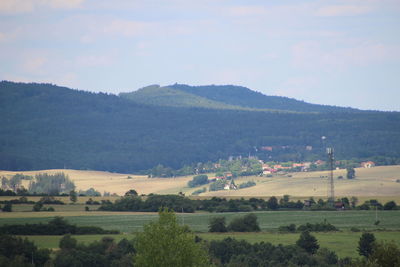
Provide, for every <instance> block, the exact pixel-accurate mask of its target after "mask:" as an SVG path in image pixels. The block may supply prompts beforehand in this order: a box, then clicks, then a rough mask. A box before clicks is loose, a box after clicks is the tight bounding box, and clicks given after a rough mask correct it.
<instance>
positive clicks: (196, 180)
mask: <svg viewBox="0 0 400 267" xmlns="http://www.w3.org/2000/svg"><path fill="white" fill-rule="evenodd" d="M203 184H208V176H207V175H205V174H202V175H197V176H194V177H193V180H192V181H189V182H188V186H189V187H196V186H199V185H203Z"/></svg>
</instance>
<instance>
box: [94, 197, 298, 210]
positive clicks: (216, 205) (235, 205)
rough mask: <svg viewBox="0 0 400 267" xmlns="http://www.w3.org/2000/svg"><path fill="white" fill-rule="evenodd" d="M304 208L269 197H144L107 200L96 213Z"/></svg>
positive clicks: (294, 203)
mask: <svg viewBox="0 0 400 267" xmlns="http://www.w3.org/2000/svg"><path fill="white" fill-rule="evenodd" d="M303 206H304V204H303V203H302V202H301V201H297V202H292V201H289V200H288V201H286V202H282V203H281V204H279V203H278V200H277V198H276V197H271V198H270V199H269V200H267V201H265V200H264V199H261V198H250V199H248V200H246V199H244V198H241V199H230V200H227V199H225V198H219V197H213V198H211V199H203V200H201V199H189V198H187V197H184V196H181V195H154V194H150V195H148V196H146V197H141V196H131V195H129V196H124V197H121V198H120V199H118V200H116V201H115V202H114V203H113V202H111V201H110V200H102V201H101V206H100V207H99V210H104V211H152V212H156V211H158V210H159V209H160V208H162V207H163V208H169V209H172V210H175V211H177V212H180V211H184V212H195V211H196V210H198V211H200V210H203V211H209V212H249V211H257V210H278V209H280V208H283V209H302V208H303Z"/></svg>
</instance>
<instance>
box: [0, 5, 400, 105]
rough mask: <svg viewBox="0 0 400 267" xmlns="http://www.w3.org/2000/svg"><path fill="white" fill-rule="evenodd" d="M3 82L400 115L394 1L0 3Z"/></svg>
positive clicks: (398, 14) (398, 25) (399, 43)
mask: <svg viewBox="0 0 400 267" xmlns="http://www.w3.org/2000/svg"><path fill="white" fill-rule="evenodd" d="M0 61H1V64H0V80H9V81H18V82H45V83H52V84H57V85H61V86H67V87H70V88H74V89H80V90H87V91H94V92H99V91H102V92H109V93H113V94H117V93H119V92H128V91H134V90H137V89H139V88H141V87H144V86H147V85H151V84H160V85H169V84H174V83H183V84H189V85H209V84H217V85H222V84H234V85H241V86H245V87H248V88H250V89H252V90H255V91H258V92H262V93H264V94H266V95H279V96H287V97H291V98H296V99H299V100H304V101H306V102H310V103H317V104H327V105H337V106H351V107H356V108H360V109H373V110H386V111H400V0H341V1H340V0H337V1H331V0H292V1H285V0H270V1H268V0H263V1H256V0H243V1H241V0H141V1H139V0H0Z"/></svg>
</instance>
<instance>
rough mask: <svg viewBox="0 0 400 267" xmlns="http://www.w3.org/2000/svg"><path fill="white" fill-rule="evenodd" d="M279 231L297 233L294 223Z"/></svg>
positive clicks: (282, 227)
mask: <svg viewBox="0 0 400 267" xmlns="http://www.w3.org/2000/svg"><path fill="white" fill-rule="evenodd" d="M278 231H279V232H288V233H294V232H296V225H295V224H293V223H292V224H289V225H285V226H279V228H278Z"/></svg>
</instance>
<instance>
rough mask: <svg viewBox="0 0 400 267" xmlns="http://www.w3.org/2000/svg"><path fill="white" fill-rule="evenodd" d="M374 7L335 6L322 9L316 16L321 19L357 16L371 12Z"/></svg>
mask: <svg viewBox="0 0 400 267" xmlns="http://www.w3.org/2000/svg"><path fill="white" fill-rule="evenodd" d="M372 10H373V7H372V6H367V5H364V6H363V5H333V6H325V7H321V8H319V9H318V10H317V12H316V15H317V16H321V17H337V16H357V15H363V14H367V13H369V12H371V11H372Z"/></svg>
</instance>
